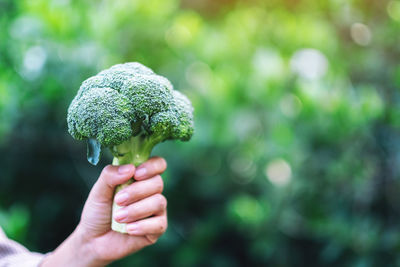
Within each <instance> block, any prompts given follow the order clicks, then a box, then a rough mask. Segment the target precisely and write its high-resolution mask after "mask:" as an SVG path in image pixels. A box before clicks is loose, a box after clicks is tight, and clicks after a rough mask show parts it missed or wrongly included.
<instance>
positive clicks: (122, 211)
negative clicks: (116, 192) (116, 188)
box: [114, 209, 128, 220]
mask: <svg viewBox="0 0 400 267" xmlns="http://www.w3.org/2000/svg"><path fill="white" fill-rule="evenodd" d="M127 216H128V211H127V210H125V209H120V210H118V211H117V212H116V213H115V215H114V219H115V220H122V219H125V218H126V217H127Z"/></svg>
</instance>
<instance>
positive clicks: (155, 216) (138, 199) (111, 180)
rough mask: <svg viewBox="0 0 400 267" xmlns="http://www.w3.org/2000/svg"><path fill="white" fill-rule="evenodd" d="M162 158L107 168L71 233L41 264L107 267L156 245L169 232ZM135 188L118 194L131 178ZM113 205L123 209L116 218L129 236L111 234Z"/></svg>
mask: <svg viewBox="0 0 400 267" xmlns="http://www.w3.org/2000/svg"><path fill="white" fill-rule="evenodd" d="M166 167H167V164H166V162H165V160H164V159H163V158H160V157H153V158H150V159H149V160H148V161H146V162H145V163H143V164H141V165H140V166H138V167H137V169H135V167H134V166H133V165H131V164H127V165H121V166H112V165H108V166H106V167H105V168H104V169H103V171H102V173H101V174H100V177H99V179H98V180H97V182H96V183H95V185H94V186H93V188H92V190H91V191H90V194H89V197H88V199H87V200H86V203H85V206H84V208H83V212H82V216H81V220H80V223H79V224H78V226H77V228H76V229H75V231H74V232H73V233H72V234H71V235H70V236H69V237H68V238H67V239H66V240H65V241H64V242H63V243H62V244H61V245H60V246H59V247H58V248H57V249H56V250H55V251H54V252H53V253H51V254H50V255H49V256H47V257H46V258H45V259H44V261H43V262H42V264H41V266H42V267H47V266H60V267H63V266H75V267H81V266H82V267H83V266H84V267H92V266H93V267H97V266H105V265H107V264H109V263H111V262H113V261H115V260H118V259H121V258H123V257H126V256H128V255H130V254H132V253H135V252H136V251H138V250H140V249H142V248H144V247H146V246H149V245H152V244H154V243H155V242H156V241H157V239H158V238H159V237H160V236H161V235H162V234H163V233H164V232H165V230H166V229H167V211H166V207H167V200H166V199H165V197H164V196H163V195H162V191H163V181H162V179H161V176H160V174H162V173H163V172H164V171H165V169H166ZM132 177H133V178H134V179H135V180H136V182H134V183H133V184H131V185H130V186H128V187H127V188H125V189H123V190H122V191H120V192H118V194H117V195H116V196H115V197H114V189H115V187H116V186H117V185H120V184H123V183H125V182H126V181H128V180H129V179H130V178H132ZM113 199H115V201H116V202H117V204H118V205H120V206H123V208H122V209H121V210H120V212H119V213H117V214H116V215H115V216H114V218H115V220H117V221H118V222H121V223H127V231H128V234H121V233H118V232H114V231H112V230H111V227H110V223H111V215H110V214H111V207H112V202H113Z"/></svg>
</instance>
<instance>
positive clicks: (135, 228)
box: [126, 213, 168, 236]
mask: <svg viewBox="0 0 400 267" xmlns="http://www.w3.org/2000/svg"><path fill="white" fill-rule="evenodd" d="M165 214H166V213H164V214H163V215H162V216H156V217H151V218H148V219H143V220H140V221H137V222H134V223H130V224H127V225H126V231H127V232H128V234H130V235H155V236H160V235H162V234H163V233H165V231H166V230H167V224H168V223H167V216H166V215H165Z"/></svg>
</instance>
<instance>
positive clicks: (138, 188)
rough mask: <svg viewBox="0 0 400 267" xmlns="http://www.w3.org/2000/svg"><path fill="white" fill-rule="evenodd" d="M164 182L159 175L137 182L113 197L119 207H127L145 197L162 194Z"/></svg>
mask: <svg viewBox="0 0 400 267" xmlns="http://www.w3.org/2000/svg"><path fill="white" fill-rule="evenodd" d="M163 188H164V182H163V180H162V178H161V176H160V175H156V176H154V177H152V178H149V179H146V180H143V181H137V182H134V183H133V184H131V185H129V186H128V187H126V188H124V189H123V190H121V191H120V192H118V194H117V195H116V196H115V202H116V203H117V204H118V205H119V206H127V205H130V204H132V203H134V202H136V201H139V200H142V199H144V198H146V197H149V196H152V195H155V194H160V193H162V191H163Z"/></svg>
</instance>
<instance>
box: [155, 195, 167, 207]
mask: <svg viewBox="0 0 400 267" xmlns="http://www.w3.org/2000/svg"><path fill="white" fill-rule="evenodd" d="M156 199H157V203H158V207H159V209H160V210H164V209H165V208H166V207H167V199H166V198H165V197H164V196H163V195H161V194H157V195H156Z"/></svg>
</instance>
